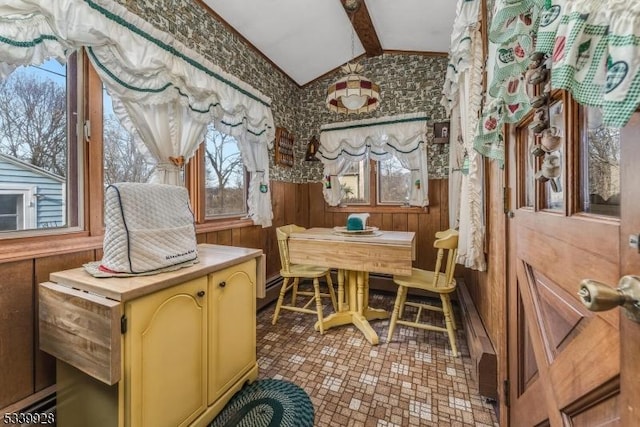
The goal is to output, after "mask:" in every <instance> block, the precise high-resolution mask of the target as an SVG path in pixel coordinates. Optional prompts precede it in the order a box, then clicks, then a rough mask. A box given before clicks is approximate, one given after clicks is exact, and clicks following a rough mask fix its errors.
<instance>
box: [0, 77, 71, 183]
mask: <svg viewBox="0 0 640 427" xmlns="http://www.w3.org/2000/svg"><path fill="white" fill-rule="evenodd" d="M26 71H27V70H25V69H20V70H17V71H15V72H13V73H12V74H11V75H10V76H9V77H8V78H7V79H6V80H4V81H2V82H0V152H1V153H3V154H6V155H9V156H12V157H15V158H16V159H19V160H21V161H24V162H26V163H29V164H31V165H33V166H36V167H39V168H42V169H44V170H46V171H48V172H51V173H54V174H56V175H58V176H61V177H65V176H66V175H67V131H66V129H67V91H66V87H65V86H64V84H59V83H56V82H55V81H53V80H51V79H48V78H45V77H41V76H38V75H35V74H30V73H27V72H26Z"/></svg>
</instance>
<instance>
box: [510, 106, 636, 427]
mask: <svg viewBox="0 0 640 427" xmlns="http://www.w3.org/2000/svg"><path fill="white" fill-rule="evenodd" d="M556 96H557V95H556ZM564 101H565V105H569V108H567V109H566V110H567V113H565V124H566V125H567V126H566V127H565V128H566V129H567V130H568V132H566V133H565V135H568V136H569V137H570V138H574V139H576V140H577V139H579V138H580V135H579V134H578V131H577V130H578V128H579V126H577V125H575V124H573V123H575V122H577V120H578V117H579V116H578V114H577V113H576V112H577V109H576V108H575V104H573V103H572V102H571V101H570V100H569V99H568V98H567V97H565V99H564ZM567 114H574V116H573V117H572V120H571V123H572V124H571V126H569V122H570V121H569V117H568V115H567ZM526 126H527V124H526V123H525V124H524V125H523V127H524V131H523V130H522V128H521V129H520V130H518V131H516V132H514V134H513V135H515V136H516V138H514V139H516V141H515V144H514V146H513V147H509V157H508V159H509V164H508V165H507V173H508V176H509V187H510V188H511V189H516V190H515V194H512V196H515V197H511V199H512V200H516V201H519V205H520V206H513V207H512V209H513V210H514V215H513V217H512V218H511V219H510V220H509V224H508V233H509V237H508V242H509V250H508V253H509V269H508V271H509V289H508V293H509V298H508V301H509V307H508V322H509V327H508V331H509V332H508V334H509V335H508V348H509V355H508V359H509V363H508V364H509V382H510V386H509V390H510V391H509V400H510V408H509V417H508V419H509V421H510V425H513V426H518V427H520V426H538V425H550V426H569V425H571V426H587V425H618V423H620V402H621V395H620V372H621V366H622V369H623V372H624V369H626V368H625V367H624V364H623V365H621V359H620V357H621V351H620V348H621V345H620V323H621V317H624V316H620V313H619V310H617V309H616V310H610V311H605V312H591V311H589V310H587V309H586V308H585V306H584V305H583V303H582V301H581V299H580V298H579V297H578V295H577V291H578V288H579V284H580V281H581V280H582V279H585V278H589V279H593V280H597V281H600V282H604V283H609V284H612V285H614V286H615V285H617V283H618V280H619V278H620V273H621V268H620V262H621V261H620V260H621V250H624V249H621V248H624V245H625V244H626V238H625V237H624V236H623V237H621V235H620V229H621V223H624V217H623V218H622V219H621V220H618V219H617V218H613V217H605V216H598V215H590V214H584V213H579V212H577V210H578V209H579V203H577V202H576V200H577V199H573V200H572V199H570V197H577V196H576V195H577V194H578V193H579V191H580V189H581V188H583V187H581V186H582V184H581V183H580V182H578V181H580V179H581V175H580V173H579V171H578V172H575V165H576V162H579V160H580V156H581V153H580V152H579V150H580V147H581V144H578V143H576V142H573V143H568V142H567V141H566V139H567V138H565V141H564V143H563V148H562V151H563V155H564V159H566V162H564V163H566V164H565V166H563V168H564V169H563V172H562V178H563V180H562V182H563V187H564V191H563V193H562V197H563V203H562V206H563V208H562V209H558V210H554V211H549V210H548V209H546V207H547V206H546V204H545V203H546V200H547V199H548V196H549V192H550V191H552V190H551V187H550V185H549V183H548V182H547V183H542V182H535V183H533V188H534V189H535V193H536V195H535V203H531V194H530V193H531V188H532V183H530V182H528V180H530V179H531V171H530V170H529V169H530V168H529V167H528V165H530V163H531V161H530V159H526V158H522V156H528V155H529V150H528V149H523V148H522V144H525V145H526V144H527V143H529V144H530V143H531V137H530V135H528V134H527V129H526ZM624 144H625V141H623V142H622V145H623V147H624ZM636 145H640V142H639V141H636ZM636 151H637V152H638V153H639V155H638V156H637V159H636V160H637V161H636V164H637V162H638V161H640V150H636ZM509 165H511V167H509ZM632 175H633V178H634V179H635V182H636V187H638V185H637V183H638V182H640V169H638V168H637V167H636V168H635V170H634V171H633V173H632ZM622 176H623V177H624V176H625V175H622ZM623 179H626V178H623ZM622 184H623V185H624V181H622ZM527 189H529V190H528V193H526V194H525V193H524V191H525V190H527ZM622 196H623V197H622V205H623V207H624V206H625V201H626V194H625V193H624V192H623V194H622ZM637 199H640V195H638V196H637ZM532 204H533V205H534V206H533V207H532V206H531V205H532ZM527 205H528V206H527ZM572 210H574V211H572ZM635 215H636V217H640V204H638V206H637V207H636V208H635ZM635 232H636V233H638V232H640V221H639V223H638V226H637V227H636V230H635ZM623 240H624V241H623ZM635 274H640V269H636V270H635ZM639 345H640V344H639ZM623 362H624V361H623ZM623 378H624V377H623ZM638 381H640V378H639V379H638ZM637 384H638V382H636V385H637Z"/></svg>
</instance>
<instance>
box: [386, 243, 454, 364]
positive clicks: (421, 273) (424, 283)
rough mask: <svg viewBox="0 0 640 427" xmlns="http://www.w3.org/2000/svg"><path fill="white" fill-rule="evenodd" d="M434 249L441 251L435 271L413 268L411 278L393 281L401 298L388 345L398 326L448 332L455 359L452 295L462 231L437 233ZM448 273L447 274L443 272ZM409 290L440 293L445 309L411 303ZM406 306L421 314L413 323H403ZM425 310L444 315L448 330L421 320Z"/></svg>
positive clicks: (390, 327) (391, 327) (399, 278)
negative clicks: (444, 261)
mask: <svg viewBox="0 0 640 427" xmlns="http://www.w3.org/2000/svg"><path fill="white" fill-rule="evenodd" d="M433 246H434V247H435V248H437V249H438V254H437V258H436V266H435V269H434V271H427V270H421V269H419V268H413V269H412V272H411V275H410V276H393V281H394V282H395V283H396V284H397V285H398V295H397V297H396V302H395V305H394V307H393V313H392V314H391V321H390V323H389V334H388V335H387V342H390V341H391V336H392V335H393V331H394V330H395V327H396V325H397V324H400V325H405V326H412V327H416V328H420V329H426V330H430V331H438V332H445V333H447V334H448V335H449V343H450V344H451V351H452V353H453V355H454V356H458V347H457V346H456V335H455V329H456V328H457V326H456V321H455V318H454V315H453V310H452V307H451V299H450V298H449V294H451V292H453V291H455V289H456V281H455V279H454V278H453V273H454V270H455V265H456V254H457V252H458V232H457V231H455V230H446V231H441V232H438V233H436V241H435V242H434V243H433ZM445 252H447V256H446V263H445V264H444V265H443V258H444V255H445ZM443 270H444V271H443ZM409 288H415V289H422V290H425V291H429V292H433V293H436V294H438V295H439V296H440V301H441V302H442V306H441V307H438V306H434V305H430V304H425V303H421V302H407V291H408V289H409ZM406 306H411V307H415V308H417V309H418V312H417V314H416V316H415V319H413V320H402V319H400V318H401V317H403V314H404V308H405V307H406ZM422 310H431V311H437V312H440V313H442V314H443V315H444V323H445V326H446V327H444V328H443V327H441V326H436V325H432V324H428V323H425V322H421V321H420V315H421V314H422Z"/></svg>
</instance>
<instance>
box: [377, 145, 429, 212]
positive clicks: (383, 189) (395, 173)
mask: <svg viewBox="0 0 640 427" xmlns="http://www.w3.org/2000/svg"><path fill="white" fill-rule="evenodd" d="M411 184H412V183H411V171H409V170H408V169H406V168H404V167H403V166H402V165H401V164H400V161H399V160H398V159H397V158H396V157H392V158H390V159H387V160H382V161H379V162H378V201H379V202H380V203H393V204H403V203H408V199H409V189H410V187H411ZM414 185H420V182H418V183H414Z"/></svg>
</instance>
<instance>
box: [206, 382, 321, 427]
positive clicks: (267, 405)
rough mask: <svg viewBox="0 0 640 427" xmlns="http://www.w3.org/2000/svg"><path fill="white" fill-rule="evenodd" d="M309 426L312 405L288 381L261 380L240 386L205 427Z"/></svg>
mask: <svg viewBox="0 0 640 427" xmlns="http://www.w3.org/2000/svg"><path fill="white" fill-rule="evenodd" d="M236 426H237V427H278V426H281V427H313V404H312V403H311V399H309V396H308V395H307V393H306V392H305V391H304V390H303V389H302V388H300V387H298V386H297V385H295V384H294V383H292V382H289V381H284V380H273V379H265V380H259V381H255V382H254V383H253V384H249V385H247V386H245V387H243V388H242V389H241V390H240V391H239V392H237V393H236V394H235V395H234V396H233V397H232V398H231V400H230V401H229V403H228V404H227V406H225V407H224V409H223V410H222V411H221V412H220V413H219V414H218V416H217V417H216V418H214V420H213V421H212V422H211V424H209V427H236Z"/></svg>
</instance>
